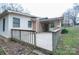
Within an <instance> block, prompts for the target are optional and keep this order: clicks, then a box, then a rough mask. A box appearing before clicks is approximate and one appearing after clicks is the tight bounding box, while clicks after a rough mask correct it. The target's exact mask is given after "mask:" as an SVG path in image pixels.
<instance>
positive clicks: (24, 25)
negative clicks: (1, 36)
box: [8, 14, 32, 36]
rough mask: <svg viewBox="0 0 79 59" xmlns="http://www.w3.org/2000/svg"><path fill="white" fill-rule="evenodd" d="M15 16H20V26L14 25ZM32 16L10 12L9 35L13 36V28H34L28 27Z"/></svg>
mask: <svg viewBox="0 0 79 59" xmlns="http://www.w3.org/2000/svg"><path fill="white" fill-rule="evenodd" d="M13 17H16V18H20V27H16V28H15V27H13ZM30 20H31V18H29V17H25V16H20V15H16V14H10V15H9V20H8V21H9V26H8V27H9V28H8V30H9V36H11V32H10V31H11V29H24V30H32V28H29V27H28V21H30Z"/></svg>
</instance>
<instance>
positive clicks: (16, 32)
mask: <svg viewBox="0 0 79 59" xmlns="http://www.w3.org/2000/svg"><path fill="white" fill-rule="evenodd" d="M11 38H12V39H15V40H20V41H24V42H26V43H29V44H32V45H34V46H36V32H35V31H32V30H22V29H11Z"/></svg>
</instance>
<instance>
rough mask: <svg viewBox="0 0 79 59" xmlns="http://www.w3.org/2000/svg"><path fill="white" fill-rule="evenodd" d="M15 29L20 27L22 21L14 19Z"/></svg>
mask: <svg viewBox="0 0 79 59" xmlns="http://www.w3.org/2000/svg"><path fill="white" fill-rule="evenodd" d="M13 27H20V19H19V18H15V17H13Z"/></svg>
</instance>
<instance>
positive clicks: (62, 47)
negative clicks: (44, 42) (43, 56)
mask: <svg viewBox="0 0 79 59" xmlns="http://www.w3.org/2000/svg"><path fill="white" fill-rule="evenodd" d="M66 29H68V34H62V35H61V36H62V39H61V41H60V43H59V45H58V47H57V49H56V51H55V53H54V54H62V55H65V54H66V55H70V54H71V55H72V54H75V55H76V54H79V27H68V28H66Z"/></svg>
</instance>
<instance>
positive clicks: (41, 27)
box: [36, 19, 61, 32]
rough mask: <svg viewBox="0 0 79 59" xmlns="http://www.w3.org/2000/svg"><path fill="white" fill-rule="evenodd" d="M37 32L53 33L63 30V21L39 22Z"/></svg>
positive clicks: (47, 20)
mask: <svg viewBox="0 0 79 59" xmlns="http://www.w3.org/2000/svg"><path fill="white" fill-rule="evenodd" d="M37 24H38V25H36V27H37V28H36V29H37V32H52V31H53V30H56V29H59V28H61V20H59V19H56V20H55V19H42V20H39V21H38V22H37Z"/></svg>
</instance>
